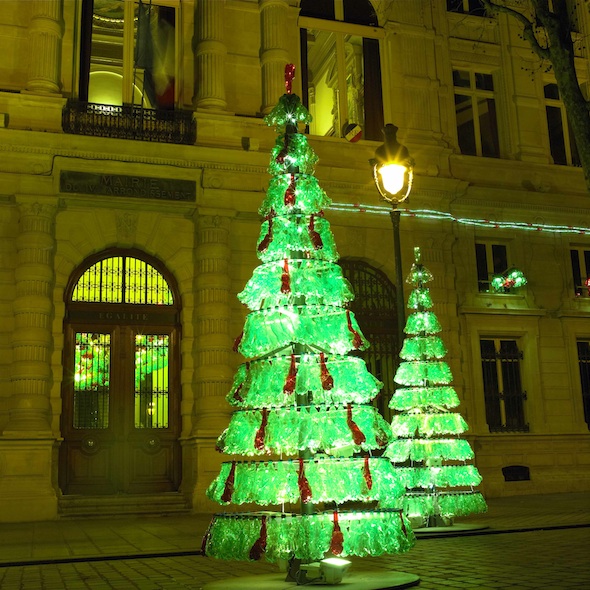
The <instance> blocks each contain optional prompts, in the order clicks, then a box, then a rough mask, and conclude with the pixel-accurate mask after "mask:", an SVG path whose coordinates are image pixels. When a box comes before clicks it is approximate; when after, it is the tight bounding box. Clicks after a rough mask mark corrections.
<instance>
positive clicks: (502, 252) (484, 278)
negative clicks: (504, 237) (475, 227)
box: [475, 242, 508, 293]
mask: <svg viewBox="0 0 590 590" xmlns="http://www.w3.org/2000/svg"><path fill="white" fill-rule="evenodd" d="M475 262H476V265H477V286H478V290H479V292H480V293H489V292H490V291H491V288H490V287H491V282H492V279H493V278H494V276H495V275H499V274H502V273H503V272H505V271H506V270H507V269H508V250H507V247H506V244H495V243H492V242H476V243H475Z"/></svg>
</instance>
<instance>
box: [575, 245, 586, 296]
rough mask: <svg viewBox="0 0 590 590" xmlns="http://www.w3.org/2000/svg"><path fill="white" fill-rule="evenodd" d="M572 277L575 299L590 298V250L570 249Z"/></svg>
mask: <svg viewBox="0 0 590 590" xmlns="http://www.w3.org/2000/svg"><path fill="white" fill-rule="evenodd" d="M570 257H571V261H572V275H573V277H574V292H575V294H576V297H589V296H590V250H585V249H584V248H571V249H570Z"/></svg>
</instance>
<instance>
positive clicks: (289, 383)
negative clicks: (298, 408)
mask: <svg viewBox="0 0 590 590" xmlns="http://www.w3.org/2000/svg"><path fill="white" fill-rule="evenodd" d="M296 381H297V363H296V362H295V355H294V354H292V355H291V364H290V365H289V373H288V374H287V378H286V379H285V385H284V386H283V393H284V394H285V395H291V394H292V393H293V392H294V391H295V383H296Z"/></svg>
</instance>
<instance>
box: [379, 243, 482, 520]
mask: <svg viewBox="0 0 590 590" xmlns="http://www.w3.org/2000/svg"><path fill="white" fill-rule="evenodd" d="M414 255H415V262H414V264H413V265H412V269H411V271H410V274H409V276H408V278H407V279H406V282H407V283H409V284H411V285H413V287H414V288H413V290H412V293H411V294H410V297H409V300H408V309H410V310H412V311H411V313H410V315H409V316H408V319H407V322H406V327H405V332H406V334H407V337H406V338H405V340H404V342H403V346H402V350H401V352H400V357H401V359H402V362H401V363H400V365H399V367H398V370H397V372H396V375H395V378H394V380H395V382H396V383H397V384H399V385H400V386H401V387H399V388H398V389H396V392H395V394H394V395H393V397H392V399H391V402H390V404H389V407H390V408H392V409H393V410H396V411H397V412H398V414H396V415H395V416H394V417H393V421H392V430H393V434H394V437H396V438H395V440H394V441H393V442H392V443H390V444H389V445H388V447H387V449H386V451H385V455H386V456H387V457H389V458H390V460H391V461H392V462H393V463H397V464H401V465H400V467H399V468H400V469H401V470H402V471H403V472H404V480H405V485H406V490H407V491H406V494H405V496H404V499H403V502H404V511H405V513H406V515H407V516H408V517H409V518H410V519H411V521H412V523H413V524H414V526H424V525H429V526H445V525H448V524H451V521H452V519H453V518H454V517H455V516H465V515H467V514H474V513H480V512H485V511H486V509H487V506H486V503H485V500H484V498H483V496H482V494H481V493H480V492H478V491H476V490H475V489H474V487H475V486H477V485H478V484H479V483H480V482H481V476H480V474H479V472H478V470H477V469H476V467H475V466H474V465H472V464H469V463H468V462H469V461H471V460H472V459H473V457H474V455H473V450H472V448H471V446H470V444H469V443H468V441H466V440H464V439H461V438H459V437H460V435H461V434H462V433H464V432H465V431H467V429H468V426H467V423H466V422H465V420H464V419H463V418H462V417H461V415H460V414H459V413H457V412H452V411H450V410H451V409H453V408H456V407H457V406H459V398H458V396H457V393H456V392H455V389H454V388H453V387H452V386H451V385H450V384H451V382H452V380H453V376H452V374H451V370H450V368H449V366H448V364H447V363H446V362H445V361H444V360H443V359H444V357H445V355H446V354H447V350H446V348H445V346H444V344H443V341H442V339H441V338H440V337H439V336H438V334H439V333H440V332H441V326H440V324H439V321H438V319H437V317H436V315H435V314H434V313H433V312H432V311H430V310H431V309H432V299H431V297H430V290H429V289H428V287H426V286H425V285H426V283H428V282H429V281H431V280H432V279H433V277H432V274H431V273H430V271H429V270H428V269H427V268H425V267H424V266H423V265H422V263H421V260H420V248H414Z"/></svg>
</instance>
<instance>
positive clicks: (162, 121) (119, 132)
mask: <svg viewBox="0 0 590 590" xmlns="http://www.w3.org/2000/svg"><path fill="white" fill-rule="evenodd" d="M62 126H63V130H64V133H72V134H75V135H92V136H94V137H112V138H116V139H135V140H138V141H155V142H159V143H177V144H184V145H192V144H194V143H195V139H196V136H197V124H196V122H195V120H194V119H193V113H192V111H184V110H174V111H164V110H156V109H146V108H142V107H140V106H132V105H125V106H115V105H105V104H96V103H91V102H80V101H68V102H67V104H66V106H65V107H64V110H63V115H62Z"/></svg>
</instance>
